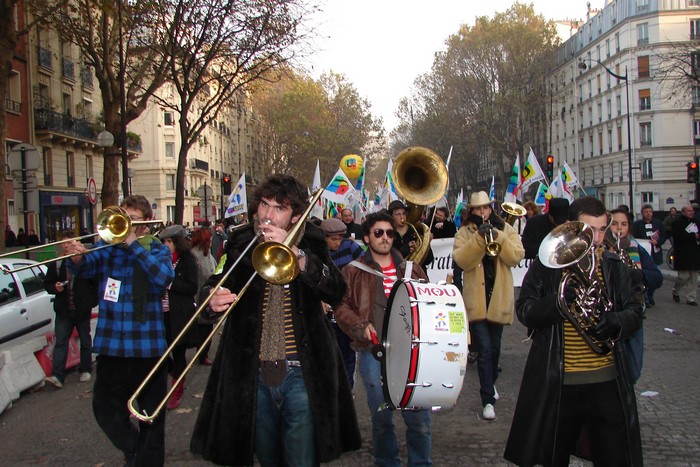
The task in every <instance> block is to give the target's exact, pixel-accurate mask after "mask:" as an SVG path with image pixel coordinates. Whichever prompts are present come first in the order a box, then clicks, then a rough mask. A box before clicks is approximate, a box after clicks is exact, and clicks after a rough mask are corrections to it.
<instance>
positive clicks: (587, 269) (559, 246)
mask: <svg viewBox="0 0 700 467" xmlns="http://www.w3.org/2000/svg"><path fill="white" fill-rule="evenodd" d="M602 253H603V249H602V248H594V243H593V229H592V228H591V227H590V226H589V225H588V224H585V223H583V222H569V223H567V224H562V225H560V226H558V227H556V228H555V229H554V230H552V231H551V232H550V233H549V234H548V235H547V237H545V239H544V240H543V241H542V243H541V244H540V250H539V259H540V262H542V264H543V265H544V266H546V267H548V268H552V269H563V272H562V278H561V281H559V287H558V289H557V307H558V309H559V312H560V313H561V314H562V316H563V317H564V318H565V319H567V320H568V321H569V322H570V323H571V324H572V326H573V327H574V329H576V331H577V332H578V333H579V334H580V335H581V337H582V338H583V340H584V341H585V342H586V344H588V346H589V347H590V348H591V350H592V351H593V352H595V353H596V354H599V355H604V354H607V353H609V352H610V351H612V349H613V347H614V345H615V343H614V342H613V341H612V339H606V340H601V339H598V338H597V337H596V336H594V335H593V333H592V331H593V329H595V327H596V325H597V324H598V323H599V322H600V317H601V314H602V313H609V312H612V308H613V303H612V300H611V299H610V297H609V295H608V290H607V288H606V287H605V283H604V281H603V279H602V278H601V277H600V276H599V274H598V269H599V267H600V263H601V256H602ZM567 287H569V288H573V289H574V291H575V293H576V296H575V299H574V300H573V302H572V303H571V304H570V305H569V304H568V303H567V301H566V298H565V293H564V292H565V290H566V289H567Z"/></svg>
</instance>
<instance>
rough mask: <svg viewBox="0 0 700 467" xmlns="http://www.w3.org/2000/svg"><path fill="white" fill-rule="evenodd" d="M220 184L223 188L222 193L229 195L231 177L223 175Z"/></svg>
mask: <svg viewBox="0 0 700 467" xmlns="http://www.w3.org/2000/svg"><path fill="white" fill-rule="evenodd" d="M221 185H222V187H223V189H224V194H225V195H230V194H231V177H229V176H228V175H224V178H223V179H222V180H221Z"/></svg>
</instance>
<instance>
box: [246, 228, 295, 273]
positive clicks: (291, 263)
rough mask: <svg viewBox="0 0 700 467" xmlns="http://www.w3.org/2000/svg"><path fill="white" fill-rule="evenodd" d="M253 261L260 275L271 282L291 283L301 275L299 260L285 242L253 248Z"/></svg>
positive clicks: (262, 244)
mask: <svg viewBox="0 0 700 467" xmlns="http://www.w3.org/2000/svg"><path fill="white" fill-rule="evenodd" d="M300 222H303V221H300ZM252 261H253V267H254V268H255V270H256V271H257V273H258V275H259V276H260V277H262V278H263V279H265V280H266V281H267V282H270V283H271V284H275V285H284V284H289V283H290V282H292V281H293V280H294V279H296V277H297V276H298V275H299V271H300V269H299V260H297V257H296V255H295V254H294V252H293V251H292V249H291V248H289V247H288V246H287V245H285V244H283V243H278V242H265V243H261V244H260V245H258V246H256V247H255V249H254V250H253V255H252Z"/></svg>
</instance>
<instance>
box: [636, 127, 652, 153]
mask: <svg viewBox="0 0 700 467" xmlns="http://www.w3.org/2000/svg"><path fill="white" fill-rule="evenodd" d="M639 145H640V146H641V147H643V148H644V147H648V146H651V122H642V123H640V124H639Z"/></svg>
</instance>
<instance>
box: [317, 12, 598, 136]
mask: <svg viewBox="0 0 700 467" xmlns="http://www.w3.org/2000/svg"><path fill="white" fill-rule="evenodd" d="M532 3H533V4H534V5H535V11H536V12H537V13H541V14H543V15H544V16H545V17H546V18H550V19H566V18H573V19H576V18H578V19H583V18H585V16H586V1H585V0H534V1H533V2H532ZM512 4H513V0H487V1H483V0H430V1H420V0H354V1H352V2H348V1H343V0H327V4H326V5H325V6H324V7H323V10H324V12H323V13H322V14H320V15H318V18H317V19H315V20H314V26H316V27H318V28H320V32H321V34H320V38H319V40H318V42H317V44H316V46H317V47H318V48H319V49H320V50H319V52H318V53H317V54H315V55H314V57H312V60H311V62H310V63H309V64H308V67H309V71H310V73H311V74H312V76H313V77H314V78H317V77H318V76H320V75H321V73H323V72H327V71H329V70H333V71H334V72H336V73H342V74H344V75H345V76H346V77H347V78H348V80H349V81H350V82H351V83H352V84H353V85H354V86H355V88H356V89H357V90H358V92H359V93H360V95H361V96H362V97H364V98H366V99H368V100H369V101H370V102H371V104H372V113H373V114H374V115H377V116H381V117H382V118H383V119H384V127H385V129H386V130H387V132H388V131H391V129H392V128H393V127H394V126H395V125H396V123H397V120H396V117H394V111H395V110H396V108H397V106H398V103H399V100H400V99H401V98H402V97H406V96H409V95H410V89H411V84H412V83H413V80H414V79H415V78H416V77H417V76H418V75H420V74H422V73H425V72H427V71H429V70H430V67H431V65H432V62H433V55H434V53H435V52H436V51H439V50H444V48H445V46H444V42H445V40H446V39H447V37H448V36H449V35H451V34H454V33H456V32H457V30H458V29H459V26H460V25H462V24H465V23H467V24H470V25H472V24H474V18H476V17H477V16H484V15H486V16H489V17H493V15H494V13H496V12H503V11H505V10H506V9H508V8H509V7H510V5H512ZM603 5H604V0H591V6H592V7H593V8H601V7H602V6H603Z"/></svg>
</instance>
